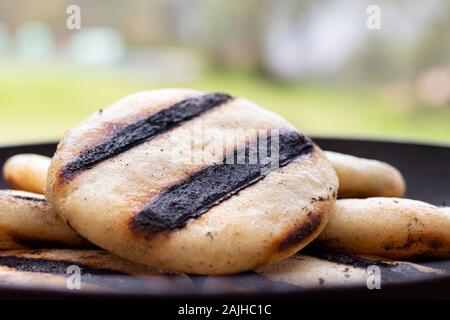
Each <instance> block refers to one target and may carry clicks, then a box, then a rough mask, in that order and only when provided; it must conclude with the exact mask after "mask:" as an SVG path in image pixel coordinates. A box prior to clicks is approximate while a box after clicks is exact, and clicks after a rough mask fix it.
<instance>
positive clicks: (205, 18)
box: [0, 0, 450, 144]
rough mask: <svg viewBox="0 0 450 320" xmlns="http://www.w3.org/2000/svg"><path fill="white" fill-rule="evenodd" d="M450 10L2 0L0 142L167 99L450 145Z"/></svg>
mask: <svg viewBox="0 0 450 320" xmlns="http://www.w3.org/2000/svg"><path fill="white" fill-rule="evenodd" d="M449 3H450V2H449V1H447V0H431V1H418V0H412V1H395V0H394V1H370V2H369V1H357V0H355V1H351V0H336V1H329V0H320V1H298V0H296V1H295V0H293V1H291V0H285V1H274V0H245V1H240V2H239V4H238V3H237V2H235V1H226V0H165V1H162V0H153V1H139V0H137V1H124V0H115V1H106V0H105V1H102V0H100V1H98V0H97V1H87V0H86V1H59V0H41V1H32V0H16V1H12V0H2V1H1V2H0V143H1V144H14V143H25V142H38V141H51V140H56V139H59V138H60V137H61V135H62V134H63V133H64V131H65V130H66V129H67V128H70V127H73V126H75V125H76V124H77V123H78V122H80V121H81V120H82V119H84V118H85V117H86V116H88V115H89V114H91V113H93V112H94V111H97V110H98V109H100V108H105V107H106V106H108V105H110V104H111V103H113V102H115V101H116V100H118V99H120V98H121V97H123V96H125V95H127V94H130V93H133V92H136V91H141V90H149V89H155V88H162V87H190V88H197V89H201V90H207V91H224V92H229V93H231V94H233V95H237V96H242V97H245V98H248V99H251V100H253V101H255V102H257V103H259V104H261V105H262V106H264V107H266V108H268V109H271V110H273V111H276V112H278V113H280V114H281V115H283V116H284V117H286V118H287V119H288V120H290V121H291V122H292V123H294V124H295V125H296V126H298V127H299V128H300V129H301V130H303V131H305V132H307V133H308V134H311V135H322V136H323V135H326V136H343V137H349V136H350V137H375V138H377V137H382V138H392V139H407V140H420V141H431V142H443V143H450V36H449V35H450V5H449ZM73 4H76V5H77V6H78V8H80V17H81V20H80V21H81V25H80V27H81V28H80V29H71V27H68V26H67V19H68V18H69V17H70V16H71V12H72V11H70V10H69V13H67V11H66V10H68V7H69V6H70V5H73ZM373 4H375V5H377V6H378V7H379V8H380V10H381V11H380V17H381V29H379V30H378V29H375V30H373V29H369V28H368V27H367V25H366V21H367V19H368V17H369V15H370V13H369V14H368V13H367V11H366V10H367V7H368V6H369V5H373Z"/></svg>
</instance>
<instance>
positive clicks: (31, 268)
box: [0, 256, 128, 276]
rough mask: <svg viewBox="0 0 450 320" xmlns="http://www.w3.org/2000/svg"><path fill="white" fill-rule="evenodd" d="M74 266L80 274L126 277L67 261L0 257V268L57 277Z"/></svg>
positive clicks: (118, 272) (117, 272) (113, 271)
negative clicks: (78, 269) (48, 274)
mask: <svg viewBox="0 0 450 320" xmlns="http://www.w3.org/2000/svg"><path fill="white" fill-rule="evenodd" d="M72 265H76V266H78V267H79V268H80V269H81V272H82V273H85V274H88V273H89V274H91V275H122V276H123V275H128V273H125V272H122V271H117V270H112V269H104V268H102V269H100V268H99V269H97V268H93V267H91V266H88V265H85V264H80V263H77V262H74V261H68V260H52V259H43V258H25V257H19V256H0V266H5V267H8V268H11V269H15V270H17V271H23V272H40V273H51V274H57V275H66V273H67V269H68V268H69V267H70V266H72Z"/></svg>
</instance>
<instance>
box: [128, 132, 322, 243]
mask: <svg viewBox="0 0 450 320" xmlns="http://www.w3.org/2000/svg"><path fill="white" fill-rule="evenodd" d="M278 138H279V139H278V143H279V144H278V150H279V151H278V152H279V153H278V166H279V167H282V166H285V165H287V164H288V163H290V162H292V161H293V160H295V159H297V158H298V157H300V156H302V155H309V154H310V153H311V152H312V150H313V148H314V145H313V143H312V141H311V140H310V139H309V138H306V137H305V136H304V135H302V134H300V133H298V132H295V131H285V132H280V135H279V137H278ZM267 139H268V143H267V144H268V145H269V144H270V145H271V143H272V142H271V140H272V136H271V135H269V136H268V137H267ZM256 145H258V146H259V143H258V144H256ZM238 152H239V151H238V150H234V153H235V154H237V153H238ZM240 152H245V155H246V157H248V155H249V154H250V152H251V151H250V150H249V147H248V146H246V147H245V150H242V149H241V150H240ZM258 154H259V149H258ZM226 159H229V157H227V156H226V155H225V156H224V158H223V161H221V163H218V164H213V165H210V166H207V167H205V168H204V169H202V170H200V171H197V172H195V173H193V174H192V175H190V176H189V177H187V178H186V179H184V180H183V181H182V182H180V183H178V184H176V185H173V186H171V187H169V188H168V189H167V190H166V191H163V192H162V193H161V194H160V195H158V196H157V197H156V198H155V199H154V200H153V201H152V202H151V203H149V204H148V205H147V206H146V207H145V208H144V209H143V210H142V211H141V212H139V213H137V214H136V215H135V216H134V217H133V219H132V220H131V228H132V230H133V231H134V232H135V233H137V234H142V235H144V236H146V237H150V236H152V235H153V234H154V233H156V232H162V231H165V230H173V229H176V228H181V227H183V226H184V225H185V224H186V223H187V221H188V220H189V219H192V218H197V217H199V216H201V215H202V214H204V213H205V212H207V211H208V210H209V209H210V208H211V207H213V206H215V205H217V204H219V203H220V202H222V201H224V200H226V199H228V198H230V197H231V196H233V195H234V194H236V193H237V192H238V191H240V190H242V189H244V188H246V187H248V186H250V185H252V184H254V183H256V182H257V181H259V180H261V179H263V178H264V177H265V175H266V174H267V173H268V172H270V171H271V170H274V169H275V168H273V167H271V164H270V163H268V162H267V161H265V160H266V159H260V158H259V156H258V159H257V161H256V164H248V162H249V161H246V163H245V164H227V162H226ZM264 170H266V171H265V173H263V171H264Z"/></svg>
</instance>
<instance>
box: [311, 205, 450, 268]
mask: <svg viewBox="0 0 450 320" xmlns="http://www.w3.org/2000/svg"><path fill="white" fill-rule="evenodd" d="M449 230H450V213H448V212H445V211H444V210H442V209H440V208H438V207H435V206H433V205H430V204H428V203H424V202H421V201H416V200H408V199H398V198H369V199H344V200H338V201H336V208H335V211H334V212H333V214H332V216H331V218H330V221H329V223H328V224H327V226H326V228H325V230H324V231H323V232H322V234H320V236H319V237H318V238H317V240H316V241H314V244H315V245H316V246H320V247H322V248H326V249H327V250H332V251H337V252H345V253H352V254H369V255H376V256H381V257H386V258H391V259H412V258H425V257H426V258H449V257H450V232H449Z"/></svg>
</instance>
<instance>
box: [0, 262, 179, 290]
mask: <svg viewBox="0 0 450 320" xmlns="http://www.w3.org/2000/svg"><path fill="white" fill-rule="evenodd" d="M0 266H4V267H8V268H10V269H14V270H17V271H19V272H30V273H46V274H52V275H55V276H62V277H66V278H67V277H69V276H70V275H72V274H73V273H68V268H69V267H70V266H77V267H79V268H80V277H81V282H82V283H89V284H93V285H98V286H101V287H105V288H112V289H133V290H144V289H147V290H148V289H159V290H160V289H164V288H165V282H164V281H162V280H163V278H164V277H166V275H152V276H150V277H147V278H143V277H140V276H135V275H132V274H130V273H127V272H124V271H119V270H114V269H107V268H96V267H93V266H90V265H87V264H83V263H78V262H77V261H70V260H59V259H46V258H27V257H21V256H12V255H11V256H0ZM143 280H145V281H143ZM169 284H170V283H169Z"/></svg>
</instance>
